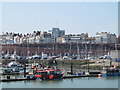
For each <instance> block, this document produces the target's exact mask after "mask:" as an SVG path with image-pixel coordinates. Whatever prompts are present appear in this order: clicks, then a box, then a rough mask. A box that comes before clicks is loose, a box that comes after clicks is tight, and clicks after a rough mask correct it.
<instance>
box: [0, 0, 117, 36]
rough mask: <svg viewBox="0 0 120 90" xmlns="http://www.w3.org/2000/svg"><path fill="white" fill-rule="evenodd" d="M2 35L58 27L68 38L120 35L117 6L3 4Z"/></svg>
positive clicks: (115, 3)
mask: <svg viewBox="0 0 120 90" xmlns="http://www.w3.org/2000/svg"><path fill="white" fill-rule="evenodd" d="M1 10H2V22H0V23H2V28H0V29H1V31H2V32H20V33H31V32H33V31H34V30H39V31H47V30H50V29H52V28H55V27H59V28H60V29H64V30H65V32H66V34H69V33H70V34H76V33H89V35H90V36H95V34H96V32H104V31H106V32H111V33H115V34H117V33H118V3H117V2H3V3H2V9H0V11H1Z"/></svg>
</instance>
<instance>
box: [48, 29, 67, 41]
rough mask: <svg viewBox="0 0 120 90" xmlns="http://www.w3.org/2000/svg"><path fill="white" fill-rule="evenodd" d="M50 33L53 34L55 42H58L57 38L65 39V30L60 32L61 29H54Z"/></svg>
mask: <svg viewBox="0 0 120 90" xmlns="http://www.w3.org/2000/svg"><path fill="white" fill-rule="evenodd" d="M49 32H50V33H51V38H52V41H53V42H57V37H63V36H64V35H65V30H60V29H59V28H52V30H49Z"/></svg>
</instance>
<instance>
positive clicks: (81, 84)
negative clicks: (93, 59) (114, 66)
mask: <svg viewBox="0 0 120 90" xmlns="http://www.w3.org/2000/svg"><path fill="white" fill-rule="evenodd" d="M119 84H120V77H118V76H115V77H79V78H72V79H60V80H43V81H41V80H33V81H16V82H1V83H0V86H2V88H118V86H119Z"/></svg>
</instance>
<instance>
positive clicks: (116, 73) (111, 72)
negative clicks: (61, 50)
mask: <svg viewBox="0 0 120 90" xmlns="http://www.w3.org/2000/svg"><path fill="white" fill-rule="evenodd" d="M106 74H107V76H120V69H119V68H116V66H114V67H110V68H109V69H106Z"/></svg>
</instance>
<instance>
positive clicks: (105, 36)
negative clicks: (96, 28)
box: [96, 32, 117, 44]
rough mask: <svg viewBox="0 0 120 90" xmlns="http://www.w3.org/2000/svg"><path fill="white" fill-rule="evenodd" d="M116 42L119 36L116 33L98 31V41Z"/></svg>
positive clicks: (104, 42)
mask: <svg viewBox="0 0 120 90" xmlns="http://www.w3.org/2000/svg"><path fill="white" fill-rule="evenodd" d="M116 42H117V38H116V35H115V34H111V33H107V32H101V33H96V43H103V44H107V43H108V44H110V43H113V44H114V43H116Z"/></svg>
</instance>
